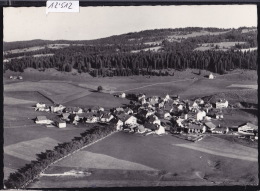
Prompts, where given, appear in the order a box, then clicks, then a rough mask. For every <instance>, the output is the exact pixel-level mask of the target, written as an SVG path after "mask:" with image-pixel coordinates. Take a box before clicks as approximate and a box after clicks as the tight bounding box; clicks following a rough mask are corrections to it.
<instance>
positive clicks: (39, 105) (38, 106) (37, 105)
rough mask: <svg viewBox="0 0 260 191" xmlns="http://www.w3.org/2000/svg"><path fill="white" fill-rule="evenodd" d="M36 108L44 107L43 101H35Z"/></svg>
mask: <svg viewBox="0 0 260 191" xmlns="http://www.w3.org/2000/svg"><path fill="white" fill-rule="evenodd" d="M36 107H37V108H44V107H46V105H45V104H44V103H36Z"/></svg>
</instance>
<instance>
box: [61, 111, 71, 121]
mask: <svg viewBox="0 0 260 191" xmlns="http://www.w3.org/2000/svg"><path fill="white" fill-rule="evenodd" d="M69 116H70V114H69V113H62V114H61V117H62V119H64V120H66V121H68V120H69Z"/></svg>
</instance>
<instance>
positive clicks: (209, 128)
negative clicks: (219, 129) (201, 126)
mask: <svg viewBox="0 0 260 191" xmlns="http://www.w3.org/2000/svg"><path fill="white" fill-rule="evenodd" d="M205 126H206V127H207V128H208V130H209V131H211V132H212V130H214V129H215V128H216V125H215V124H214V123H212V122H206V123H205Z"/></svg>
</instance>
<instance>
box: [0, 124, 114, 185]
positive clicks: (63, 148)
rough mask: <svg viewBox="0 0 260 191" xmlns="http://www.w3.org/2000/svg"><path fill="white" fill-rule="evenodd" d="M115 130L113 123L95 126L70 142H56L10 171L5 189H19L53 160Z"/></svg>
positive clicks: (5, 182)
mask: <svg viewBox="0 0 260 191" xmlns="http://www.w3.org/2000/svg"><path fill="white" fill-rule="evenodd" d="M113 131H116V128H115V126H114V125H113V124H110V125H107V126H102V127H101V126H95V127H93V128H91V129H89V130H86V131H84V132H83V133H81V134H80V137H75V138H73V139H72V140H71V141H70V142H65V143H61V144H58V145H57V146H55V147H54V149H53V150H46V151H45V152H42V153H40V154H37V159H36V160H35V161H31V162H30V163H29V164H26V165H25V166H24V167H22V168H20V169H18V170H17V171H16V172H14V173H11V174H10V176H9V178H8V179H7V180H5V181H4V185H5V187H6V188H7V189H19V188H22V187H23V186H24V185H25V184H26V183H28V182H29V181H31V180H33V179H34V178H36V177H37V176H38V175H39V174H40V173H41V172H42V171H43V170H44V169H45V168H46V167H48V166H49V165H51V164H52V163H53V162H54V161H56V160H58V159H60V158H62V157H64V156H66V155H68V154H70V153H72V152H74V151H76V150H78V149H80V148H82V147H83V146H85V145H88V144H90V143H92V142H94V141H97V140H99V139H100V138H102V137H105V136H107V135H109V134H110V133H112V132H113Z"/></svg>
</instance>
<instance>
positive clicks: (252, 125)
mask: <svg viewBox="0 0 260 191" xmlns="http://www.w3.org/2000/svg"><path fill="white" fill-rule="evenodd" d="M245 125H247V126H249V127H252V128H253V129H258V126H256V125H254V124H252V123H249V122H247V123H243V124H242V125H239V126H238V127H242V126H245Z"/></svg>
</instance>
